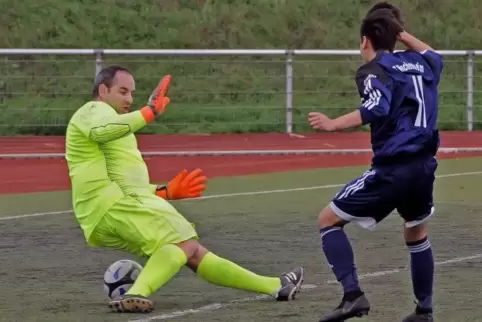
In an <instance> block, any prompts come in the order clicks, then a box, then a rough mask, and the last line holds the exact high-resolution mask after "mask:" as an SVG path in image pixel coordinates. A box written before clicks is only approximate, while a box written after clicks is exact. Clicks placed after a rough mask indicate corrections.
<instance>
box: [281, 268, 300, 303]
mask: <svg viewBox="0 0 482 322" xmlns="http://www.w3.org/2000/svg"><path fill="white" fill-rule="evenodd" d="M304 274H305V272H304V270H303V268H301V267H298V268H295V269H294V270H292V271H291V272H289V273H284V274H283V275H281V276H280V280H281V288H280V289H279V290H278V291H276V293H275V294H274V298H275V299H276V300H277V301H289V300H294V299H295V296H296V293H299V292H300V290H301V285H302V284H303V281H304V277H305V275H304Z"/></svg>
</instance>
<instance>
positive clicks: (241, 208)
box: [0, 158, 482, 322]
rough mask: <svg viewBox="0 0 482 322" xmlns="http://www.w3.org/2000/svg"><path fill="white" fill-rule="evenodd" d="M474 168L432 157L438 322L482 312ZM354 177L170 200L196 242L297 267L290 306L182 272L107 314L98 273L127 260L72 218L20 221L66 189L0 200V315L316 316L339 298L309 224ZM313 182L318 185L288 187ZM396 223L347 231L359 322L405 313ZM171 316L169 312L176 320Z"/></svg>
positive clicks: (240, 185) (254, 179) (345, 171)
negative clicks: (149, 302) (360, 294)
mask: <svg viewBox="0 0 482 322" xmlns="http://www.w3.org/2000/svg"><path fill="white" fill-rule="evenodd" d="M481 161H482V159H480V158H471V159H452V160H442V161H440V167H439V170H438V176H439V178H438V179H437V183H436V193H435V199H436V208H437V212H436V216H435V217H434V218H433V220H432V221H431V228H430V235H431V241H432V245H433V247H434V250H435V252H436V260H437V262H438V264H437V268H436V271H437V273H436V274H437V276H436V296H435V299H436V320H437V321H442V322H452V321H453V322H460V321H464V322H465V321H479V320H480V316H481V315H482V310H481V308H480V305H479V298H480V289H481V288H482V278H481V277H480V270H481V269H482V253H481V252H480V238H479V235H480V233H479V232H482V231H481V228H480V227H482V203H481V201H480V193H479V191H480V189H479V186H480V176H481V174H482V166H481V164H482V162H481ZM363 170H364V168H363V167H347V168H335V169H313V170H303V171H292V172H284V173H272V174H264V175H250V176H243V177H231V178H218V179H213V180H212V181H211V183H210V187H209V195H211V196H215V195H220V194H227V193H234V194H235V193H240V192H249V191H252V192H256V191H270V190H275V189H284V190H285V191H284V192H277V193H273V192H271V193H270V192H268V193H264V194H256V193H254V194H251V195H232V196H230V197H223V196H219V197H215V198H211V199H205V200H192V201H184V202H176V203H175V206H176V207H177V208H178V209H179V210H180V211H181V212H182V213H183V214H185V216H186V217H187V218H189V219H190V220H191V221H193V222H195V223H196V224H197V228H198V230H199V234H200V236H201V239H202V241H203V242H204V243H205V244H206V245H207V246H208V247H209V248H211V249H212V250H214V251H215V252H216V253H218V254H220V255H222V256H225V257H228V258H230V259H232V260H234V261H236V262H237V263H239V264H242V265H244V266H246V267H248V268H250V269H252V270H254V271H256V272H260V273H264V274H276V275H277V274H279V273H281V272H283V271H285V270H288V269H290V268H293V267H294V266H297V265H303V266H304V267H305V268H306V274H307V276H306V282H305V284H306V287H307V288H306V289H305V290H304V291H303V292H302V293H301V294H300V296H299V297H298V299H297V300H296V301H293V302H289V303H277V302H272V301H270V300H267V299H257V300H253V299H251V300H246V298H251V297H252V296H253V294H251V293H247V292H243V291H233V290H229V289H224V288H221V287H216V286H213V285H210V284H208V283H206V282H204V281H202V280H200V279H198V278H197V277H196V276H195V275H194V274H193V273H191V272H190V271H188V270H187V269H184V270H182V271H181V272H180V274H179V275H178V276H177V277H176V278H175V279H174V280H172V281H171V282H170V283H168V285H166V286H165V287H164V288H163V289H161V290H160V291H159V292H158V293H156V295H155V296H154V300H155V301H156V302H157V310H156V311H155V312H153V313H151V314H149V315H145V316H139V315H118V314H114V313H109V312H108V308H107V306H106V303H107V298H106V297H105V296H104V294H103V291H102V274H103V272H104V270H105V269H106V268H107V266H108V265H109V264H110V263H112V262H113V261H115V260H118V259H120V258H132V257H131V256H129V255H126V254H124V253H119V252H116V251H111V250H104V249H91V248H88V247H87V246H86V244H85V242H84V240H83V237H82V234H81V231H80V229H79V227H78V224H77V223H76V221H75V218H74V217H73V215H72V214H71V213H62V214H46V215H39V216H34V217H20V216H22V215H24V214H29V213H45V212H52V211H61V210H68V209H70V206H71V205H70V195H69V192H68V191H65V192H49V193H36V194H22V195H0V208H1V209H2V212H1V216H2V217H0V231H2V243H1V247H0V256H1V258H4V259H8V260H5V261H4V262H3V270H2V271H1V272H0V276H1V277H2V283H3V285H2V290H3V291H2V292H0V311H1V312H2V314H1V316H0V320H1V321H23V322H28V321H73V322H75V321H89V322H95V321H126V322H127V321H160V320H172V321H186V322H191V321H193V322H194V321H219V322H220V321H230V322H231V321H263V322H270V321H280V320H283V321H316V319H317V318H318V317H319V316H320V315H321V314H322V313H323V312H327V311H329V310H331V309H332V306H333V305H336V304H338V300H339V288H338V286H337V285H336V284H334V283H333V279H334V277H333V275H332V273H331V272H330V271H329V269H328V267H327V265H326V264H325V259H324V257H323V255H322V253H321V250H320V240H319V236H318V231H317V228H316V222H317V220H316V219H317V214H318V212H319V210H320V209H321V207H322V206H323V205H325V204H326V203H327V202H328V201H329V200H330V198H331V197H332V196H333V195H334V194H335V193H336V191H337V188H333V187H332V188H327V187H324V186H325V185H332V184H343V183H345V182H346V181H347V180H349V179H351V178H353V177H354V176H355V175H359V174H360V172H361V171H363ZM473 172H476V173H473ZM469 173H470V174H469ZM313 186H318V188H316V189H315V188H314V189H311V190H306V191H293V189H294V188H300V187H313ZM401 225H402V222H401V220H400V219H399V218H398V216H397V215H396V214H393V215H392V216H390V217H389V218H388V219H387V220H386V221H384V222H382V223H381V224H380V225H379V227H378V229H377V230H375V231H374V232H369V231H365V230H363V229H361V228H359V227H358V226H355V225H351V226H349V227H348V228H347V232H348V234H349V236H350V237H351V240H352V243H353V247H354V249H355V252H356V259H357V262H358V267H359V273H360V274H361V276H362V277H363V279H362V285H363V286H364V288H365V290H366V292H367V293H368V296H369V297H370V299H371V301H372V305H373V312H372V313H371V314H370V316H369V317H368V318H365V319H360V320H359V321H360V322H361V321H372V322H378V321H380V322H381V321H384V322H385V321H399V320H400V318H401V317H402V315H404V314H406V313H407V312H409V311H410V310H412V309H413V300H414V298H413V295H412V293H411V284H410V273H409V271H407V266H406V265H407V264H408V251H407V250H406V248H405V246H404V242H403V238H402V235H401V228H402V226H401ZM134 259H136V258H134ZM141 263H143V262H142V261H141ZM233 301H234V302H233ZM216 303H219V304H216ZM199 308H201V309H199ZM190 310H193V311H190ZM173 312H178V313H176V314H177V317H175V316H176V314H173ZM179 312H180V313H179Z"/></svg>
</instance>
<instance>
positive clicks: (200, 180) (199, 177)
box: [156, 169, 208, 200]
mask: <svg viewBox="0 0 482 322" xmlns="http://www.w3.org/2000/svg"><path fill="white" fill-rule="evenodd" d="M207 179H208V178H207V177H206V176H205V175H203V171H202V170H201V169H195V170H193V171H191V172H188V171H187V170H182V171H181V172H179V173H178V174H177V175H176V176H175V177H174V178H173V179H172V180H171V181H169V183H168V184H167V186H160V187H158V188H157V191H156V195H158V196H159V197H161V198H163V199H169V200H176V199H187V198H198V197H200V196H201V194H202V192H203V191H204V190H205V189H206V182H207Z"/></svg>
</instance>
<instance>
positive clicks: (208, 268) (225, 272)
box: [197, 253, 281, 295]
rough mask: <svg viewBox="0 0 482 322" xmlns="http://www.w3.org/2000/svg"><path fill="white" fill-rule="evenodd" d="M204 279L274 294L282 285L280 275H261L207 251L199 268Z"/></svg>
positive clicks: (226, 285)
mask: <svg viewBox="0 0 482 322" xmlns="http://www.w3.org/2000/svg"><path fill="white" fill-rule="evenodd" d="M197 274H198V275H199V277H201V278H202V279H204V280H206V281H208V282H211V283H213V284H216V285H219V286H225V287H230V288H236V289H242V290H246V291H252V292H256V293H263V294H269V295H272V294H273V293H275V292H276V291H277V290H278V289H279V288H280V287H281V280H280V278H278V277H266V276H260V275H257V274H255V273H253V272H250V271H248V270H246V269H244V268H242V267H240V266H238V265H237V264H235V263H233V262H230V261H228V260H226V259H224V258H220V257H218V256H216V255H215V254H213V253H207V254H206V256H204V258H203V259H202V261H201V263H200V264H199V267H198V269H197Z"/></svg>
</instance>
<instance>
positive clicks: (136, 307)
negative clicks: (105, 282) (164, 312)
mask: <svg viewBox="0 0 482 322" xmlns="http://www.w3.org/2000/svg"><path fill="white" fill-rule="evenodd" d="M109 308H110V309H111V310H112V311H114V312H117V313H149V312H151V311H152V310H153V309H154V303H153V302H152V301H151V300H149V299H148V298H147V297H144V296H141V295H130V294H126V295H122V296H120V297H117V298H115V299H113V300H112V301H110V302H109Z"/></svg>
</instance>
